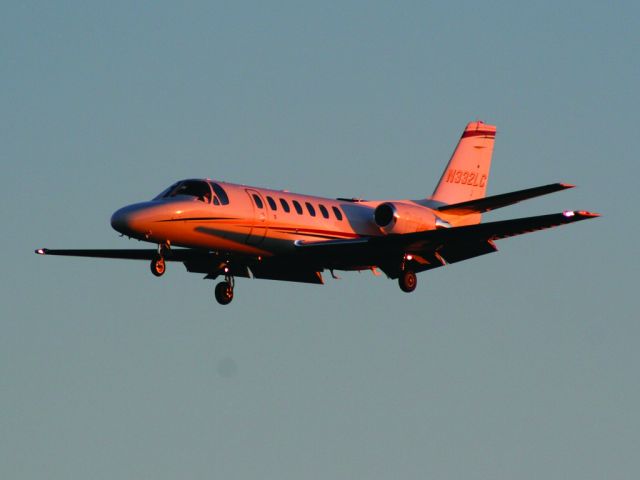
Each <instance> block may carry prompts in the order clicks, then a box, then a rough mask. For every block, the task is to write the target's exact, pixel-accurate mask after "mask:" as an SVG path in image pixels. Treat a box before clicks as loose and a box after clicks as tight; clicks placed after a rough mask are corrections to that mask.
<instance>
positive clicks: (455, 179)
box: [431, 122, 496, 204]
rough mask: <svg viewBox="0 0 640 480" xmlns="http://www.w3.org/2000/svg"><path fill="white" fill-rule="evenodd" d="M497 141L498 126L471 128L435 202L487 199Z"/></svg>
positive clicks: (464, 137) (448, 167) (473, 125)
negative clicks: (490, 171) (492, 158)
mask: <svg viewBox="0 0 640 480" xmlns="http://www.w3.org/2000/svg"><path fill="white" fill-rule="evenodd" d="M495 139H496V127H495V126H493V125H487V124H485V123H483V122H471V123H469V124H467V127H466V128H465V129H464V132H463V133H462V137H460V141H459V142H458V145H457V146H456V149H455V150H454V152H453V155H452V156H451V160H449V164H448V165H447V168H446V169H445V170H444V173H443V174H442V177H441V178H440V182H439V183H438V186H437V187H436V189H435V191H434V192H433V195H432V196H431V200H435V201H437V202H442V203H445V204H453V203H461V202H467V201H469V200H475V199H477V198H482V197H484V196H485V192H486V190H487V181H488V180H489V169H490V168H491V155H492V153H493V144H494V142H495Z"/></svg>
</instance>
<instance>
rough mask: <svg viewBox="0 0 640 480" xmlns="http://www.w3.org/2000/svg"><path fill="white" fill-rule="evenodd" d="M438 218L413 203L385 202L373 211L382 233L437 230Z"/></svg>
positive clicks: (374, 219) (374, 218)
mask: <svg viewBox="0 0 640 480" xmlns="http://www.w3.org/2000/svg"><path fill="white" fill-rule="evenodd" d="M436 218H437V217H436V216H435V215H434V214H433V212H432V211H431V210H430V209H428V208H426V207H421V206H420V205H416V204H413V203H403V202H384V203H381V204H380V205H378V206H377V207H376V208H375V210H374V211H373V221H374V223H375V224H376V226H377V227H378V228H379V229H380V231H381V232H382V233H385V234H390V233H409V232H419V231H422V230H431V229H434V228H436Z"/></svg>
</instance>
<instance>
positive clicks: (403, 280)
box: [398, 270, 418, 293]
mask: <svg viewBox="0 0 640 480" xmlns="http://www.w3.org/2000/svg"><path fill="white" fill-rule="evenodd" d="M417 284H418V277H417V276H416V274H415V272H414V271H413V270H403V271H402V272H400V276H399V277H398V285H400V290H402V291H403V292H407V293H411V292H413V291H414V290H415V289H416V285H417Z"/></svg>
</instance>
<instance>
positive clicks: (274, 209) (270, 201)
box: [267, 197, 278, 212]
mask: <svg viewBox="0 0 640 480" xmlns="http://www.w3.org/2000/svg"><path fill="white" fill-rule="evenodd" d="M267 203H268V204H269V206H270V207H271V210H273V211H274V212H275V211H276V210H278V206H277V205H276V202H275V200H274V199H273V198H271V197H267Z"/></svg>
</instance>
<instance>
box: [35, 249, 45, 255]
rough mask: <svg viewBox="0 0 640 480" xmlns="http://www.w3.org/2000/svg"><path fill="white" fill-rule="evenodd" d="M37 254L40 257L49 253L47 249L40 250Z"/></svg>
mask: <svg viewBox="0 0 640 480" xmlns="http://www.w3.org/2000/svg"><path fill="white" fill-rule="evenodd" d="M35 253H37V254H38V255H45V254H46V253H47V249H46V248H38V249H37V250H36V251H35Z"/></svg>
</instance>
